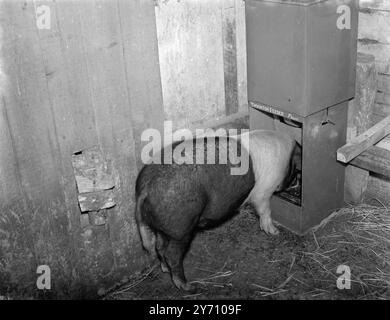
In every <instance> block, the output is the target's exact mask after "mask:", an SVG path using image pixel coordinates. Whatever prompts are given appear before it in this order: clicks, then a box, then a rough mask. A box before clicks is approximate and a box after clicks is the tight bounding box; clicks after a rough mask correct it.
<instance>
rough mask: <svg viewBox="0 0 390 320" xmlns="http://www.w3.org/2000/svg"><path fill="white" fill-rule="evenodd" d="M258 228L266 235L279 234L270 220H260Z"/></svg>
mask: <svg viewBox="0 0 390 320" xmlns="http://www.w3.org/2000/svg"><path fill="white" fill-rule="evenodd" d="M260 228H261V230H263V231H264V232H265V233H267V234H271V235H273V236H276V235H278V234H279V230H278V229H277V228H276V227H275V226H274V225H273V223H272V220H271V219H260Z"/></svg>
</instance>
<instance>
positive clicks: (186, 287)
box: [172, 276, 196, 293]
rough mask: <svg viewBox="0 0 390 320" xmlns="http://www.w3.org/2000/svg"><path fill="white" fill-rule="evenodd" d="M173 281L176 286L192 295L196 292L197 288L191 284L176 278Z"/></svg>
mask: <svg viewBox="0 0 390 320" xmlns="http://www.w3.org/2000/svg"><path fill="white" fill-rule="evenodd" d="M172 280H173V283H174V284H175V286H176V287H177V288H178V289H180V290H183V291H186V292H190V293H192V292H194V291H195V290H196V288H195V287H194V286H193V285H191V284H189V283H188V282H184V281H182V280H180V279H179V278H177V277H175V276H173V277H172Z"/></svg>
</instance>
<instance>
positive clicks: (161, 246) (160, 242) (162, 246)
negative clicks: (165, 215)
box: [156, 232, 169, 273]
mask: <svg viewBox="0 0 390 320" xmlns="http://www.w3.org/2000/svg"><path fill="white" fill-rule="evenodd" d="M168 243H169V241H168V239H167V237H166V236H165V235H163V234H162V233H160V232H158V233H157V243H156V251H157V257H158V259H159V260H160V266H161V271H162V272H164V273H167V272H169V267H168V265H167V262H166V260H165V251H166V249H167V246H168Z"/></svg>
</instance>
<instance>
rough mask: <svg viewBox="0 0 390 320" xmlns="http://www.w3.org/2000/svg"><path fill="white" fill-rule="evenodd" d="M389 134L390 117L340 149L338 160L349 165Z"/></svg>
mask: <svg viewBox="0 0 390 320" xmlns="http://www.w3.org/2000/svg"><path fill="white" fill-rule="evenodd" d="M388 134H390V116H388V117H386V118H385V119H383V120H382V121H381V122H379V123H377V124H376V125H375V126H373V127H371V128H370V129H368V130H367V131H366V132H364V133H363V134H361V135H359V136H357V137H356V138H354V139H352V140H351V141H350V142H349V143H347V144H346V145H344V146H343V147H341V148H340V149H338V150H337V160H338V161H341V162H343V163H348V162H349V161H351V160H352V159H353V158H355V157H356V156H358V155H359V154H361V153H362V152H363V151H365V150H367V149H368V148H369V147H371V146H372V145H374V144H375V143H377V142H378V141H379V140H381V139H383V138H384V137H385V136H387V135H388Z"/></svg>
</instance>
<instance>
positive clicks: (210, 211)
mask: <svg viewBox="0 0 390 320" xmlns="http://www.w3.org/2000/svg"><path fill="white" fill-rule="evenodd" d="M198 139H202V138H198ZM230 139H234V138H229V137H216V138H215V145H214V146H211V145H210V144H209V143H206V141H207V139H204V143H203V145H204V157H205V163H207V162H206V160H207V146H209V147H210V148H211V147H215V164H176V163H173V164H148V165H145V166H144V167H143V169H142V170H141V172H140V173H139V175H138V178H137V182H136V221H137V225H138V229H139V232H140V236H141V240H142V243H143V247H144V248H145V249H146V250H147V251H148V252H149V253H151V254H156V255H157V257H158V258H159V260H160V263H161V269H162V271H163V272H170V274H171V278H172V281H173V283H174V284H175V285H176V287H178V288H180V289H183V290H191V289H192V287H191V286H190V285H189V284H188V283H187V281H186V278H185V275H184V269H183V259H184V256H185V254H186V252H187V250H188V247H189V245H190V243H191V241H192V239H193V237H194V235H195V234H196V232H197V231H199V229H204V228H209V227H213V226H217V225H218V224H220V223H222V222H223V221H225V220H227V219H228V218H229V217H231V216H232V215H233V214H234V213H235V212H236V210H237V209H238V208H239V207H240V205H241V204H242V203H243V202H244V201H245V199H246V198H247V197H248V195H249V193H250V192H251V190H252V188H253V187H254V185H255V175H254V172H253V166H252V160H251V157H249V156H248V154H246V153H247V150H246V149H245V148H244V147H241V143H240V142H239V141H237V140H235V141H237V144H236V145H237V147H236V146H235V144H234V143H233V144H232V145H233V146H234V147H236V148H237V149H238V151H237V153H236V154H238V156H240V158H241V159H243V158H244V157H245V156H247V159H248V161H249V166H248V170H246V172H245V173H244V174H241V175H232V174H231V169H232V168H234V167H237V166H240V165H241V164H238V165H237V162H236V161H237V157H234V156H233V158H234V159H232V158H231V155H230V153H229V152H227V155H228V161H227V163H226V162H225V164H221V161H220V159H219V151H220V149H221V148H224V149H225V150H226V151H227V150H228V149H229V145H230V144H229V142H235V141H231V140H230ZM189 142H193V144H192V145H193V159H194V163H195V157H196V143H195V139H194V140H190V141H189ZM178 144H179V143H176V144H174V145H173V147H172V149H173V150H174V149H175V147H176V146H177V145H178ZM230 147H231V145H230ZM164 151H165V152H166V150H165V149H164V150H163V152H164ZM162 158H163V156H162ZM222 160H223V159H222Z"/></svg>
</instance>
